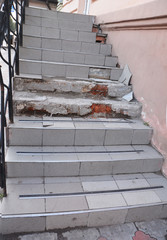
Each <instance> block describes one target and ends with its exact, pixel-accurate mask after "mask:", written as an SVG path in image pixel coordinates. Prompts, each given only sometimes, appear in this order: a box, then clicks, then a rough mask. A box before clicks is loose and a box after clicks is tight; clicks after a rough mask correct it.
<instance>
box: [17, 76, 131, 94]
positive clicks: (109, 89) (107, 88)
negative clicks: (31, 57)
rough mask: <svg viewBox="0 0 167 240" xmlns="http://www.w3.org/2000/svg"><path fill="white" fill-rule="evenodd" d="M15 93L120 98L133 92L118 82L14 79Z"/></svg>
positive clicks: (129, 87)
mask: <svg viewBox="0 0 167 240" xmlns="http://www.w3.org/2000/svg"><path fill="white" fill-rule="evenodd" d="M13 83H14V90H15V91H30V92H43V93H44V92H45V93H49V94H51V95H52V96H56V95H57V94H75V96H80V97H94V98H99V97H102V98H104V97H105V98H120V97H123V96H124V95H126V94H128V93H129V92H131V91H132V87H131V86H125V85H124V84H122V83H118V82H110V83H109V82H105V81H104V82H101V83H100V82H99V83H98V82H95V81H91V80H90V81H83V80H82V81H81V80H67V79H66V80H65V79H64V80H63V79H33V78H32V79H31V78H29V79H27V78H22V77H21V78H20V77H15V78H14V81H13Z"/></svg>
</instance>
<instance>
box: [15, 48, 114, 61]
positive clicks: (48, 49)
mask: <svg viewBox="0 0 167 240" xmlns="http://www.w3.org/2000/svg"><path fill="white" fill-rule="evenodd" d="M20 49H25V50H40V51H45V50H46V51H49V52H55V53H73V54H82V55H92V56H101V57H103V56H104V54H102V53H96V54H95V53H86V52H82V51H80V52H74V51H67V50H63V49H62V50H55V49H50V48H42V47H40V48H38V47H24V46H23V47H20ZM104 57H111V58H118V57H117V56H112V55H105V56H104Z"/></svg>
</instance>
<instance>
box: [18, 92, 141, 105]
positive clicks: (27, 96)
mask: <svg viewBox="0 0 167 240" xmlns="http://www.w3.org/2000/svg"><path fill="white" fill-rule="evenodd" d="M14 100H15V101H20V102H21V101H27V102H34V103H35V102H43V104H44V105H45V104H48V102H54V103H59V104H66V105H67V104H68V105H69V104H75V105H77V104H78V105H81V106H82V105H84V104H90V105H92V104H93V103H96V104H106V105H111V104H112V105H113V106H115V107H117V105H120V104H121V107H125V108H128V106H134V107H135V106H136V107H140V106H141V103H139V102H137V101H132V102H127V101H126V100H123V99H116V100H113V99H111V100H110V99H104V100H101V99H99V100H96V99H91V98H79V97H78V98H76V97H75V96H74V97H72V96H70V97H68V96H65V95H62V96H60V97H56V96H51V95H49V94H46V93H45V95H44V94H43V93H33V92H24V91H21V92H19V91H15V93H14ZM46 101H47V102H46Z"/></svg>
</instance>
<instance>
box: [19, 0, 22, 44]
mask: <svg viewBox="0 0 167 240" xmlns="http://www.w3.org/2000/svg"><path fill="white" fill-rule="evenodd" d="M20 12H21V25H20V39H19V41H20V46H23V18H22V17H23V0H21V11H20Z"/></svg>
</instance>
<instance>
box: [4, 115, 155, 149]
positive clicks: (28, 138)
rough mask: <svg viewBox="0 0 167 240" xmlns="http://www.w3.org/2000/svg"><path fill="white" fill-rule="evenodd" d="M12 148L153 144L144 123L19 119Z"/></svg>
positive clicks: (13, 129)
mask: <svg viewBox="0 0 167 240" xmlns="http://www.w3.org/2000/svg"><path fill="white" fill-rule="evenodd" d="M7 134H8V144H9V145H11V146H12V145H13V146H14V145H16V146H18V145H21V146H24V145H27V146H33V145H34V146H87V145H90V146H100V145H101V146H105V145H107V146H110V145H114V146H115V145H131V144H139V145H141V144H143V145H144V144H149V143H150V140H151V137H152V129H151V128H150V127H148V126H146V125H144V123H143V122H142V121H140V120H130V122H129V120H123V119H103V118H102V119H76V118H74V119H71V118H67V119H66V118H51V117H46V118H45V117H43V119H42V118H36V117H33V116H31V117H27V116H26V117H23V116H20V117H15V123H14V124H10V125H9V127H8V128H7Z"/></svg>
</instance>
